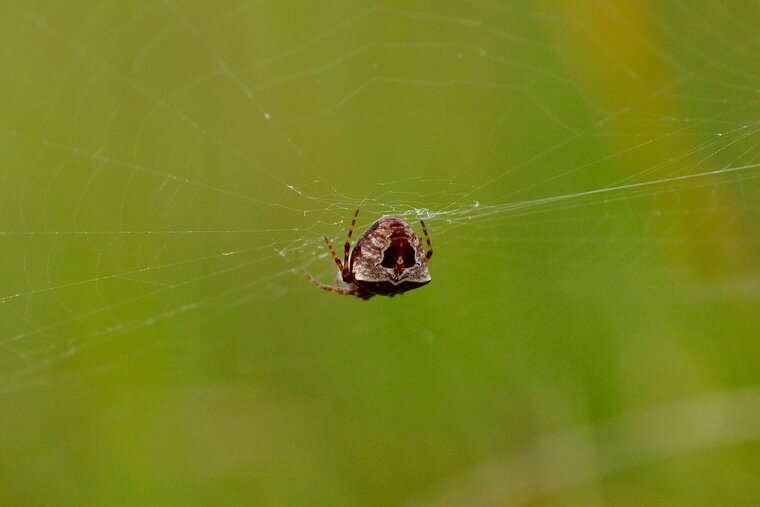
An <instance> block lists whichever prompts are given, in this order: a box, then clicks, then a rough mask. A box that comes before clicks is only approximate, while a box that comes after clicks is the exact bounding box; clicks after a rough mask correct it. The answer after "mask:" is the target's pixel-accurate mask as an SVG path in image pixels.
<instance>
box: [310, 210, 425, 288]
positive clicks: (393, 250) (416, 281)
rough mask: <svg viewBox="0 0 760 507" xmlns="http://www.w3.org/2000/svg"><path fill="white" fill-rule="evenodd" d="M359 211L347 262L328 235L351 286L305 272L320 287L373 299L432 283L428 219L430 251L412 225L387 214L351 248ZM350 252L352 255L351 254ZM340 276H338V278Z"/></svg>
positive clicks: (348, 244) (346, 253)
mask: <svg viewBox="0 0 760 507" xmlns="http://www.w3.org/2000/svg"><path fill="white" fill-rule="evenodd" d="M358 216H359V210H358V209H357V210H356V212H355V213H354V218H353V220H351V227H349V229H348V237H347V238H346V244H345V245H344V247H343V262H341V260H340V259H339V258H338V255H337V254H336V253H335V249H334V248H333V246H332V243H330V240H329V239H327V238H326V237H325V243H327V248H329V249H330V254H331V255H332V258H333V260H334V261H335V265H336V266H338V272H339V275H340V276H341V278H342V279H343V282H345V283H346V284H347V287H335V286H332V285H326V284H323V283H320V282H319V281H318V280H317V279H316V278H314V277H313V276H312V275H311V274H309V273H308V272H307V271H306V270H304V273H305V274H306V276H307V277H308V278H309V280H311V281H312V283H313V284H314V285H316V286H317V287H319V288H320V289H323V290H326V291H329V292H335V293H337V294H344V295H346V296H356V297H360V298H362V299H369V298H371V297H372V296H374V295H376V294H377V295H380V296H395V295H396V294H402V293H404V292H406V291H410V290H412V289H416V288H417V287H422V286H423V285H427V284H428V283H430V274H429V273H428V261H429V260H430V257H432V256H433V247H432V245H431V244H430V236H429V235H428V231H427V228H426V227H425V222H423V221H422V220H420V223H421V224H422V230H423V232H424V233H425V240H426V241H427V251H425V250H424V249H423V245H422V239H420V238H419V237H418V236H417V235H416V234H415V233H414V230H413V229H412V228H411V226H410V225H409V224H407V223H406V222H404V221H403V220H401V219H400V218H395V217H389V216H384V217H382V218H380V219H378V220H376V221H375V223H373V224H372V225H370V226H369V228H368V229H367V230H366V231H364V234H362V235H361V237H360V238H359V240H358V241H357V242H356V245H354V249H353V251H351V234H352V233H353V232H354V226H355V225H356V218H357V217H358ZM349 251H351V255H350V257H349ZM336 279H337V277H336Z"/></svg>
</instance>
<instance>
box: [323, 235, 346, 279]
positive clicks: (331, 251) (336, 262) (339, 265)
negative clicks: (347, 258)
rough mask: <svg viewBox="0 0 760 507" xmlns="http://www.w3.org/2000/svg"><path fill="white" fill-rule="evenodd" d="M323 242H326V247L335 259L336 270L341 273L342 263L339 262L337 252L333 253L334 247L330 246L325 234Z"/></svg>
mask: <svg viewBox="0 0 760 507" xmlns="http://www.w3.org/2000/svg"><path fill="white" fill-rule="evenodd" d="M325 243H327V248H329V249H330V254H331V255H332V258H333V260H334V261H335V265H336V266H338V271H339V272H340V273H341V274H343V264H341V263H340V259H338V254H336V253H335V249H334V248H333V246H332V243H330V240H329V239H327V236H325Z"/></svg>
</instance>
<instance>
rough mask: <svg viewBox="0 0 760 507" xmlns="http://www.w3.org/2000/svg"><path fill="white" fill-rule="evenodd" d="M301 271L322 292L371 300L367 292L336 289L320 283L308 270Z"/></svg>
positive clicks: (302, 269) (343, 288)
mask: <svg viewBox="0 0 760 507" xmlns="http://www.w3.org/2000/svg"><path fill="white" fill-rule="evenodd" d="M301 271H303V274H304V275H306V278H308V279H309V280H310V281H311V283H313V284H314V285H316V286H317V287H319V288H320V289H322V290H326V291H327V292H334V293H336V294H343V295H344V296H356V297H360V298H362V299H369V298H368V297H367V296H366V294H365V292H364V291H363V290H361V289H350V288H348V287H334V286H332V285H327V284H325V283H322V282H320V281H319V280H317V279H316V278H314V276H312V274H311V273H309V272H308V271H306V269H304V268H301Z"/></svg>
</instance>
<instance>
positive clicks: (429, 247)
mask: <svg viewBox="0 0 760 507" xmlns="http://www.w3.org/2000/svg"><path fill="white" fill-rule="evenodd" d="M420 223H421V224H422V232H424V233H425V241H427V253H426V254H425V257H426V258H427V260H430V258H431V257H432V256H433V245H432V244H431V243H430V234H428V231H427V227H425V222H423V221H422V220H420Z"/></svg>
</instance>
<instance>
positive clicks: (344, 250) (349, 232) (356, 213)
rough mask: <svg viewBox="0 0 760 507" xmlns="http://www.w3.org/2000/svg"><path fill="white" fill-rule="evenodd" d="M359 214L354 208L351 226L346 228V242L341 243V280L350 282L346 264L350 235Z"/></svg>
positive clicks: (357, 209)
mask: <svg viewBox="0 0 760 507" xmlns="http://www.w3.org/2000/svg"><path fill="white" fill-rule="evenodd" d="M358 216H359V208H356V212H354V218H353V220H351V227H349V228H348V236H347V237H346V244H345V245H343V271H342V274H343V281H344V282H347V283H349V282H351V269H350V266H349V265H348V253H349V251H350V250H351V235H352V234H353V233H354V226H355V225H356V218H357V217H358Z"/></svg>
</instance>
